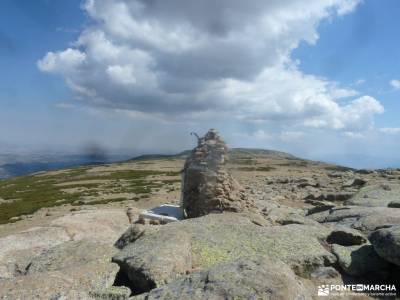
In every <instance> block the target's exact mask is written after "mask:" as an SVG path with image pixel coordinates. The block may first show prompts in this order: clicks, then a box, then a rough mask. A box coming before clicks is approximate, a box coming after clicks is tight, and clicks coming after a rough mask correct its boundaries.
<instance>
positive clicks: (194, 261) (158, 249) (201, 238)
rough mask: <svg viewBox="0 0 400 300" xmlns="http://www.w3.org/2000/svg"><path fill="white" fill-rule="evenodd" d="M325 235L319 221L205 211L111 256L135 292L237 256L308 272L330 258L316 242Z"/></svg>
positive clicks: (301, 273) (329, 261) (332, 259)
mask: <svg viewBox="0 0 400 300" xmlns="http://www.w3.org/2000/svg"><path fill="white" fill-rule="evenodd" d="M328 234H329V230H326V229H325V228H324V227H323V226H321V225H318V226H311V225H300V224H292V225H286V226H271V227H262V226H257V225H255V224H254V223H252V222H251V221H250V220H249V219H248V218H246V217H244V216H241V215H238V214H231V213H224V214H211V215H207V216H205V217H201V218H196V219H191V220H185V221H182V222H177V223H172V224H168V225H164V226H162V227H161V228H160V229H159V230H158V231H154V232H150V233H149V234H145V235H143V236H141V237H139V238H138V239H137V240H136V241H135V242H134V243H130V244H128V245H127V246H125V247H124V248H123V249H122V250H121V252H120V253H118V254H117V255H115V256H114V257H113V261H114V262H116V263H118V264H119V265H120V267H121V270H122V271H123V272H124V273H125V274H126V275H127V276H128V277H129V279H130V281H131V282H132V284H133V285H134V286H135V287H136V288H137V289H138V291H137V292H143V291H146V290H150V289H152V288H155V287H158V286H161V285H164V284H166V283H169V282H171V281H173V280H175V279H177V278H179V277H180V276H181V275H182V274H186V273H190V272H193V270H201V269H206V268H210V267H212V266H214V265H216V264H219V263H222V262H229V261H232V260H236V259H238V258H241V257H247V258H252V257H256V256H265V257H268V258H270V259H279V260H282V261H283V262H284V263H287V264H288V265H289V266H291V267H292V269H293V270H295V272H296V273H297V274H299V275H302V276H308V275H309V273H310V272H311V271H312V270H314V269H315V268H317V267H319V266H323V265H330V264H333V263H334V262H335V260H336V258H335V256H334V255H333V254H331V253H330V252H329V251H327V250H326V249H325V248H324V247H323V246H322V244H321V241H323V240H325V239H326V237H327V235H328Z"/></svg>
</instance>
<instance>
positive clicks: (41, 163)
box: [0, 148, 400, 179]
mask: <svg viewBox="0 0 400 300" xmlns="http://www.w3.org/2000/svg"><path fill="white" fill-rule="evenodd" d="M230 151H231V152H232V153H235V152H236V153H238V152H241V153H248V154H250V155H251V154H252V155H257V154H264V155H273V156H280V157H285V158H295V156H293V155H291V154H288V153H285V152H280V151H274V150H266V149H248V148H232V149H231V150H230ZM189 153H190V151H189V150H186V151H182V152H180V153H177V154H144V155H138V156H134V157H133V158H132V156H130V155H127V154H125V155H107V156H105V155H98V154H47V155H42V154H35V155H28V154H26V155H14V154H10V153H5V154H0V179H4V178H9V177H14V176H22V175H27V174H30V173H35V172H40V171H50V170H57V169H63V168H70V167H75V166H82V165H93V164H104V163H111V162H117V161H125V160H149V159H160V158H177V157H182V156H183V157H184V156H187V155H188V154H189ZM314 159H316V160H320V161H325V162H329V163H334V164H339V165H343V166H349V167H353V168H371V169H372V168H374V169H375V168H387V167H389V166H392V167H399V166H400V161H399V163H398V164H396V165H392V164H391V163H390V162H393V159H392V160H388V161H385V160H382V159H377V158H374V157H368V156H360V155H337V156H330V157H326V158H322V157H316V158H314Z"/></svg>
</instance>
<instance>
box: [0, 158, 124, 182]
mask: <svg viewBox="0 0 400 300" xmlns="http://www.w3.org/2000/svg"><path fill="white" fill-rule="evenodd" d="M127 158H128V156H127V155H111V156H107V157H103V156H102V157H100V156H96V155H79V154H73V155H61V154H55V155H54V154H52V155H25V156H14V155H11V154H0V179H5V178H9V177H14V176H22V175H27V174H30V173H35V172H40V171H50V170H57V169H63V168H70V167H75V166H82V165H93V164H104V163H110V162H116V161H120V160H126V159H127Z"/></svg>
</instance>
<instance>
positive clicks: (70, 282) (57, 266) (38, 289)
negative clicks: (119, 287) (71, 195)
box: [0, 209, 128, 299]
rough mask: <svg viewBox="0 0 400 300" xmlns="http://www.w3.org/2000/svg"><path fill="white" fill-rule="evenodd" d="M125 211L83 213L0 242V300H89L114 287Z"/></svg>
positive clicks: (107, 210) (124, 225)
mask: <svg viewBox="0 0 400 300" xmlns="http://www.w3.org/2000/svg"><path fill="white" fill-rule="evenodd" d="M127 226H128V218H127V216H126V214H125V211H124V210H123V209H98V210H83V211H80V212H75V213H70V214H68V215H65V216H63V217H60V218H57V219H55V220H53V221H51V222H50V223H48V224H47V225H45V226H41V227H36V228H32V229H30V230H27V231H23V232H20V233H16V234H12V235H9V236H5V237H3V238H0V299H88V297H89V292H90V291H91V290H94V289H100V288H104V287H107V286H110V285H111V284H113V282H114V279H115V277H116V274H117V271H118V269H119V268H118V266H117V265H115V264H113V263H111V262H110V258H111V257H112V256H113V255H114V254H115V252H116V249H115V248H114V247H113V243H114V242H115V240H116V239H117V238H118V237H119V236H120V235H121V234H122V233H123V232H124V230H125V229H126V227H127Z"/></svg>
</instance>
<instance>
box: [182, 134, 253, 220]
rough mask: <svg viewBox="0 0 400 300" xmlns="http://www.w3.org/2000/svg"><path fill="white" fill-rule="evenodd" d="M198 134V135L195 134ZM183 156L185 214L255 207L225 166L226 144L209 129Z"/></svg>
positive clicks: (183, 204) (193, 215) (242, 210)
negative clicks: (185, 155)
mask: <svg viewBox="0 0 400 300" xmlns="http://www.w3.org/2000/svg"><path fill="white" fill-rule="evenodd" d="M196 136H197V135H196ZM197 138H198V144H197V147H196V148H194V149H193V150H192V152H191V154H190V156H189V157H188V158H187V159H186V162H185V166H184V168H183V170H182V196H181V197H182V199H181V201H182V207H183V209H184V210H185V212H186V216H187V217H188V218H195V217H200V216H203V215H206V214H209V213H216V212H223V211H231V212H244V211H248V210H252V208H254V207H255V206H254V204H253V202H251V201H250V200H248V199H247V198H246V196H245V194H244V191H243V189H242V188H241V186H240V185H239V183H238V182H237V181H236V180H235V179H234V178H233V177H232V176H231V174H229V172H228V171H227V170H226V168H225V163H226V160H227V154H228V147H227V145H226V144H225V142H224V141H223V140H222V139H221V138H220V136H219V134H218V132H217V131H216V130H215V129H210V130H209V131H208V132H207V133H206V135H205V136H204V137H202V138H199V137H198V136H197Z"/></svg>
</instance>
